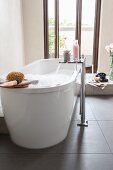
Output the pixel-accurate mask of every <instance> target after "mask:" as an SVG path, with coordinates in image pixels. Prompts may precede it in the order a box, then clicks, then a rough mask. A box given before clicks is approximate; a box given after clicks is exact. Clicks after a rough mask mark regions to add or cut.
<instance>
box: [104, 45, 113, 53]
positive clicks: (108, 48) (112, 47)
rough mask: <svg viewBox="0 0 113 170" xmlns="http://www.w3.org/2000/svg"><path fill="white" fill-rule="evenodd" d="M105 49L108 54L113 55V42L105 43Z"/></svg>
mask: <svg viewBox="0 0 113 170" xmlns="http://www.w3.org/2000/svg"><path fill="white" fill-rule="evenodd" d="M105 49H106V51H107V52H108V53H109V55H110V56H113V43H111V44H109V45H106V46H105Z"/></svg>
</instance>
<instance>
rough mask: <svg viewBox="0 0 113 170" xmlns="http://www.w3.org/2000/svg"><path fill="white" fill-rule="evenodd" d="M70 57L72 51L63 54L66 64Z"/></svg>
mask: <svg viewBox="0 0 113 170" xmlns="http://www.w3.org/2000/svg"><path fill="white" fill-rule="evenodd" d="M70 56H71V53H70V50H65V51H64V52H63V57H64V61H65V62H67V61H70Z"/></svg>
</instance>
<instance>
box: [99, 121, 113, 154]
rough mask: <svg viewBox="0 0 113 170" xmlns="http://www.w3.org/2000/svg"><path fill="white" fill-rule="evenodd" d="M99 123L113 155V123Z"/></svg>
mask: <svg viewBox="0 0 113 170" xmlns="http://www.w3.org/2000/svg"><path fill="white" fill-rule="evenodd" d="M98 123H99V125H100V127H101V129H102V132H103V134H104V136H105V138H106V140H107V142H108V145H109V147H110V149H111V151H112V153H113V121H99V122H98Z"/></svg>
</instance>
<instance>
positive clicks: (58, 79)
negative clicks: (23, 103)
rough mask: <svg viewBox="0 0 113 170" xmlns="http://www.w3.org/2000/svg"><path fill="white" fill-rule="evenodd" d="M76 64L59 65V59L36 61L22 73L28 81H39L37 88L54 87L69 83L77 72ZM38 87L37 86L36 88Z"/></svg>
mask: <svg viewBox="0 0 113 170" xmlns="http://www.w3.org/2000/svg"><path fill="white" fill-rule="evenodd" d="M75 70H76V64H68V63H59V59H46V60H40V61H36V62H34V63H32V64H29V65H27V66H25V67H24V68H23V69H22V70H21V71H22V72H23V73H24V74H25V78H26V79H28V80H39V83H38V86H37V88H40V87H48V86H49V87H52V86H57V85H61V84H64V83H66V82H68V81H69V80H70V79H71V77H72V75H73V74H74V73H75V72H77V71H75ZM35 87H36V86H35Z"/></svg>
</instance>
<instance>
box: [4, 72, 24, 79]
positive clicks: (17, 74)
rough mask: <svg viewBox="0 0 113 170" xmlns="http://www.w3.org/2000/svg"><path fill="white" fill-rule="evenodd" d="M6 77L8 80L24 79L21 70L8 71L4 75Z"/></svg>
mask: <svg viewBox="0 0 113 170" xmlns="http://www.w3.org/2000/svg"><path fill="white" fill-rule="evenodd" d="M6 79H7V80H9V81H13V80H19V81H22V80H24V74H23V73H21V72H16V71H13V72H10V73H9V74H8V75H7V76H6Z"/></svg>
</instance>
